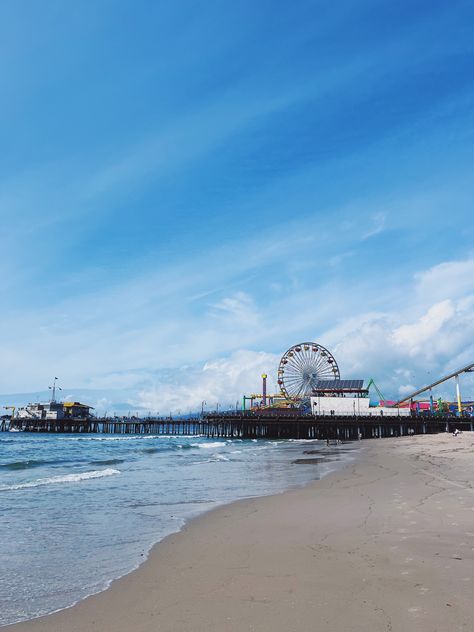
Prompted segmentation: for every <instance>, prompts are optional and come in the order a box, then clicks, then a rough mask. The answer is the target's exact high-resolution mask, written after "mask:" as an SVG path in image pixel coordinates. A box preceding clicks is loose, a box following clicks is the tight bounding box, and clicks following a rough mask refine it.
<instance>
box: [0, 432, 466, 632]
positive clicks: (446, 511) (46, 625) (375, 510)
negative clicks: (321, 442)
mask: <svg viewBox="0 0 474 632" xmlns="http://www.w3.org/2000/svg"><path fill="white" fill-rule="evenodd" d="M361 447H362V450H361V455H360V458H358V459H357V461H355V462H353V463H351V464H349V465H348V466H347V467H345V468H344V469H343V470H341V471H339V472H336V473H334V474H331V475H329V476H327V477H326V478H324V479H323V480H321V481H318V482H315V483H314V484H311V485H309V486H307V487H305V488H301V489H296V490H292V491H289V492H286V493H284V494H280V495H277V496H271V497H266V498H258V499H252V500H246V501H240V502H237V503H234V504H232V505H228V506H225V507H221V508H219V509H216V510H215V511H212V512H210V513H208V514H206V515H204V516H202V517H200V518H198V519H196V520H194V521H192V522H190V523H189V524H188V525H187V526H186V527H185V528H184V529H183V530H182V531H181V532H180V533H178V534H175V535H172V536H169V537H168V538H166V539H165V540H164V541H163V542H161V543H160V544H158V545H157V546H156V547H155V548H154V549H153V550H152V552H151V554H150V556H149V559H148V560H147V561H146V562H145V563H144V564H143V565H142V566H141V567H140V568H139V569H138V570H137V571H135V572H133V573H131V574H129V575H127V576H126V577H123V578H122V579H120V580H118V581H116V582H114V583H113V584H112V586H111V587H110V588H109V590H107V591H105V592H103V593H101V594H99V595H95V596H93V597H90V598H88V599H86V600H84V601H82V602H81V603H79V604H77V605H76V606H74V607H72V608H69V609H67V610H63V611H61V612H58V613H56V614H53V615H50V616H48V617H42V618H40V619H35V620H33V621H29V622H26V623H21V624H16V625H12V626H6V627H5V628H4V629H5V631H6V632H7V631H8V632H10V631H11V632H56V631H57V632H89V631H91V630H97V631H103V632H109V631H110V632H131V631H133V632H151V631H157V630H159V631H160V632H171V631H173V632H205V631H206V632H208V631H210V630H215V631H219V632H221V631H223V632H224V631H235V632H243V631H262V632H263V631H265V632H266V631H277V632H279V631H281V632H290V631H294V632H308V631H310V630H317V631H334V632H335V631H346V630H347V631H354V632H356V631H361V632H362V631H364V632H367V630H370V631H382V630H383V631H392V632H406V631H408V630H417V631H418V632H423V631H427V632H428V631H429V632H434V631H440V632H451V631H464V630H465V631H468V630H469V631H471V630H473V629H474V604H473V601H472V595H473V592H474V489H473V487H472V480H473V479H474V459H473V453H474V435H472V434H469V433H464V434H463V435H460V436H458V437H456V438H454V437H452V436H451V435H447V434H443V435H435V436H416V437H412V438H400V439H385V440H379V441H378V440H372V441H366V442H362V444H361ZM300 467H311V464H307V465H301V466H300Z"/></svg>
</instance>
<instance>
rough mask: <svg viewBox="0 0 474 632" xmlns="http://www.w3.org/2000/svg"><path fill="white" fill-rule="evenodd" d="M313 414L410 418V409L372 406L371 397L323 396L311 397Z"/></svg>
mask: <svg viewBox="0 0 474 632" xmlns="http://www.w3.org/2000/svg"><path fill="white" fill-rule="evenodd" d="M311 412H312V413H313V415H315V416H316V417H319V416H322V415H336V416H339V417H354V416H357V417H409V416H410V409H409V408H388V407H386V406H371V405H370V398H369V397H357V396H356V397H347V396H342V397H341V396H339V397H334V396H329V395H321V396H316V397H311Z"/></svg>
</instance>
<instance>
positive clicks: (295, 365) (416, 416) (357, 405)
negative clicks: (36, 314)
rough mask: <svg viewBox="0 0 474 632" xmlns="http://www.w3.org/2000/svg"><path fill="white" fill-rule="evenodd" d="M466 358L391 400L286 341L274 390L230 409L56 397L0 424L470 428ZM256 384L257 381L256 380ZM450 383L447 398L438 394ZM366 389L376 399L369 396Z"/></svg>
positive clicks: (298, 432)
mask: <svg viewBox="0 0 474 632" xmlns="http://www.w3.org/2000/svg"><path fill="white" fill-rule="evenodd" d="M472 371H474V363H472V364H469V365H467V366H464V367H462V368H460V369H458V370H456V371H453V372H452V373H450V374H448V375H445V376H441V377H439V379H437V380H435V381H434V382H432V383H431V384H426V385H420V388H418V389H417V390H415V391H414V392H412V393H409V394H407V395H406V396H404V397H403V398H402V399H399V400H398V401H392V400H386V399H385V398H384V396H383V394H382V393H381V391H380V389H379V388H378V386H377V384H376V383H375V381H374V379H372V378H371V379H343V378H341V375H340V370H339V366H338V363H337V361H336V358H335V357H334V356H333V354H332V353H331V352H330V351H329V350H328V349H326V348H325V347H323V346H322V345H321V344H319V343H316V342H302V343H299V344H296V345H293V346H292V347H290V349H288V350H287V351H286V352H285V353H284V354H283V356H282V357H281V360H280V363H279V367H278V372H277V376H276V384H277V385H278V388H277V392H276V393H270V392H267V378H268V376H267V374H263V375H262V376H261V378H259V377H257V376H256V377H257V379H258V380H260V379H261V382H260V384H261V387H260V388H259V392H257V393H253V394H246V395H244V396H243V397H242V401H241V404H240V406H236V407H235V408H234V409H232V410H223V411H222V410H221V411H218V410H216V411H214V412H206V413H205V412H204V409H203V408H202V409H201V413H200V414H194V415H193V414H189V415H187V416H181V415H179V416H178V417H173V416H172V415H170V416H169V417H158V416H156V417H155V416H148V417H146V418H141V417H138V416H136V417H135V416H132V417H130V416H128V417H120V418H119V417H107V416H104V417H100V416H96V415H94V414H93V412H92V408H91V407H90V406H88V405H86V404H81V403H80V402H75V401H64V402H61V401H57V399H56V393H57V387H56V380H57V378H55V380H54V382H53V386H52V387H50V388H51V389H52V397H51V400H50V401H49V402H46V403H35V404H29V405H27V406H25V407H21V408H16V407H15V406H7V407H6V408H7V409H9V410H10V411H11V412H10V413H9V414H5V415H3V417H1V419H0V431H4V432H51V433H60V432H67V433H89V432H92V433H111V434H156V435H164V434H166V435H201V436H207V437H223V438H242V439H247V438H251V439H258V438H266V439H269V438H271V439H289V438H293V439H325V440H327V441H350V440H357V439H366V438H382V437H393V436H402V435H412V434H425V433H437V432H456V431H462V430H469V431H472V430H474V402H473V401H470V400H463V399H462V397H461V380H460V378H461V376H462V375H463V374H466V373H470V372H472ZM256 383H257V380H256ZM450 385H452V392H453V395H454V397H453V401H449V400H446V399H443V398H441V397H439V396H438V392H439V387H441V386H443V392H446V389H447V387H448V388H449V386H450ZM371 393H372V396H373V395H374V393H375V394H376V397H377V401H375V403H374V402H373V401H372V400H371Z"/></svg>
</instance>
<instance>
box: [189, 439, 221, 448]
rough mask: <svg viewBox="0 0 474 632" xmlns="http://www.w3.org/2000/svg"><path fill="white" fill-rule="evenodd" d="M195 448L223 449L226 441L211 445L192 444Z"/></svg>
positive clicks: (212, 442) (214, 442)
mask: <svg viewBox="0 0 474 632" xmlns="http://www.w3.org/2000/svg"><path fill="white" fill-rule="evenodd" d="M191 445H192V446H193V448H222V447H223V446H225V441H211V443H192V444H191Z"/></svg>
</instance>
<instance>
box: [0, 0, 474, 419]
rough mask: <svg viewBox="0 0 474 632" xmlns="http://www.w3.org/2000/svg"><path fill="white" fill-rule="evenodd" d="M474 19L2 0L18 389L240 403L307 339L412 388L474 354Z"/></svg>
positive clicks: (125, 400) (3, 375) (1, 181)
mask: <svg viewBox="0 0 474 632" xmlns="http://www.w3.org/2000/svg"><path fill="white" fill-rule="evenodd" d="M472 18H473V15H472V4H471V3H470V2H451V3H449V4H448V3H445V2H433V1H432V2H413V1H411V2H404V1H402V2H396V3H395V2H385V3H380V2H366V1H364V0H362V1H358V2H340V3H337V4H336V5H335V6H330V5H329V4H328V3H322V2H303V1H296V2H293V3H291V4H288V3H281V2H271V3H270V2H260V3H255V2H238V3H233V5H232V6H231V5H230V4H229V3H222V2H207V1H205V2H201V3H198V4H197V3H192V2H136V1H135V2H133V3H132V2H124V1H122V2H120V1H118V0H114V2H111V1H110V2H107V1H102V2H101V1H98V2H94V3H92V2H87V3H72V2H52V1H43V2H35V1H30V2H24V3H18V2H12V1H10V2H8V1H7V2H3V3H1V5H0V42H1V43H2V44H1V49H2V54H1V56H0V85H1V91H2V98H1V99H0V113H1V117H0V141H1V146H2V152H1V153H0V218H1V226H2V247H1V249H0V291H1V297H2V298H1V310H0V349H1V350H2V351H1V353H2V361H1V362H0V393H21V392H28V393H29V392H36V391H40V390H42V389H43V388H44V386H45V385H46V384H47V383H49V381H50V380H51V377H52V376H53V375H58V376H60V378H61V382H62V383H63V385H64V387H65V389H69V392H70V393H71V395H73V394H74V393H83V392H85V391H84V389H90V390H88V391H87V396H88V397H89V399H90V400H91V401H93V402H94V403H96V404H97V405H99V406H102V407H108V408H109V409H110V408H113V407H114V405H117V406H118V405H119V404H120V405H122V404H123V406H131V407H136V408H137V409H141V408H142V409H156V410H157V409H159V408H162V409H164V408H173V409H182V410H185V409H188V408H193V407H195V406H198V404H199V403H200V402H201V401H202V400H203V399H205V400H206V401H207V400H209V401H214V400H220V401H222V402H224V403H226V399H229V400H230V401H235V399H236V398H237V397H239V396H240V395H241V393H242V392H243V391H244V390H247V389H249V390H255V389H256V387H257V385H258V376H259V374H260V373H261V371H262V370H266V371H268V372H269V373H270V372H271V373H272V375H273V373H274V369H275V364H276V362H277V359H278V357H279V355H281V353H282V352H283V351H284V350H285V349H286V348H288V347H289V346H290V345H291V344H293V343H295V342H299V341H300V340H306V339H314V340H317V341H320V342H321V343H323V344H325V345H326V346H328V347H330V348H331V349H332V350H333V352H334V354H335V355H336V358H337V359H338V361H339V364H340V366H341V371H342V373H343V375H345V376H347V377H369V376H374V377H375V378H376V379H377V380H378V381H379V382H380V383H381V384H382V386H383V387H384V389H385V390H386V392H387V394H390V395H393V396H396V395H397V394H399V393H403V392H406V391H407V390H408V389H409V388H410V386H411V385H418V384H420V383H422V382H425V381H426V379H427V377H429V376H430V375H432V374H434V375H438V374H439V373H442V372H443V371H444V370H448V369H450V368H453V366H454V368H456V366H457V364H462V363H463V362H464V360H467V361H469V360H472V359H473V358H474V346H473V342H472V340H473V336H472V334H473V333H474V322H473V319H472V306H473V305H474V274H473V272H474V252H473V246H472V244H473V237H474V223H473V220H472V214H473V189H474V184H473V178H472V172H473V149H474V147H473V145H474V142H473V117H474V114H473V112H474V109H473V91H474V88H473V84H472V68H473V47H474V45H473V42H474V37H473V35H474V33H473V30H474V28H473V26H472V24H473V20H472ZM466 379H467V378H466ZM472 396H473V397H474V392H473V393H472Z"/></svg>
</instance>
